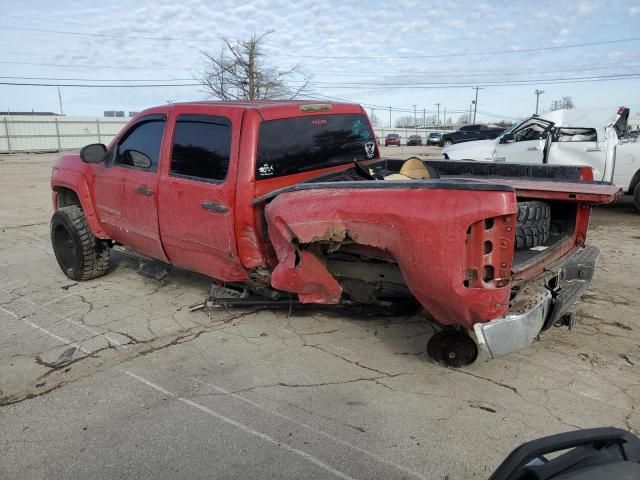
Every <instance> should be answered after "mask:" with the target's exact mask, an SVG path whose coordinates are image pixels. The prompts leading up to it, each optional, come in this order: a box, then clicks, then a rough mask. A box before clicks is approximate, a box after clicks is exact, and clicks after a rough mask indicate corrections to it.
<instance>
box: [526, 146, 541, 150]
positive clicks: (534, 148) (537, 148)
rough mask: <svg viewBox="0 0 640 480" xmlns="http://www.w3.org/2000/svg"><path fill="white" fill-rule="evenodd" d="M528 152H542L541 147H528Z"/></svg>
mask: <svg viewBox="0 0 640 480" xmlns="http://www.w3.org/2000/svg"><path fill="white" fill-rule="evenodd" d="M527 150H540V147H527Z"/></svg>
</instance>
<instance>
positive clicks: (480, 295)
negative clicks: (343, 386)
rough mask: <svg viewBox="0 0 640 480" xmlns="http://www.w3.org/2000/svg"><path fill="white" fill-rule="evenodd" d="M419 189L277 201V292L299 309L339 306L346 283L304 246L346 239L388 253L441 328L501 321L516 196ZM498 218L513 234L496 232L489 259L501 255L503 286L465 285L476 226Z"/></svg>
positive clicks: (313, 194) (273, 227) (290, 196)
mask: <svg viewBox="0 0 640 480" xmlns="http://www.w3.org/2000/svg"><path fill="white" fill-rule="evenodd" d="M412 183H413V182H412ZM428 183H429V181H426V182H425V185H427V184H428ZM413 186H414V188H407V187H404V188H402V187H398V188H386V187H385V188H380V189H374V188H365V189H358V188H356V187H353V188H334V187H331V188H323V189H309V190H298V191H291V192H284V193H281V194H279V195H278V196H277V197H275V198H274V199H273V200H272V201H271V203H270V204H269V205H267V207H266V209H265V216H266V219H267V224H268V229H269V236H270V239H271V242H272V245H273V247H274V250H275V252H276V255H277V259H278V263H277V265H276V266H275V268H274V269H273V272H272V276H271V283H272V286H273V287H274V288H277V289H280V290H285V291H289V292H294V293H298V296H299V298H300V301H302V302H303V303H304V302H310V303H337V302H338V301H339V299H340V295H341V292H342V289H341V287H340V284H339V283H338V281H337V280H336V279H335V278H334V277H333V276H332V275H331V273H329V271H328V270H327V268H326V265H325V261H324V259H323V258H321V257H319V256H317V255H316V254H315V253H313V252H312V251H310V250H307V249H305V246H306V244H313V243H315V242H321V241H331V242H333V243H334V244H336V243H337V244H339V243H340V242H342V241H345V240H349V241H350V242H354V243H357V244H360V245H368V246H371V247H375V248H378V249H381V250H383V251H386V252H388V253H389V254H390V256H391V257H393V258H394V259H395V260H396V261H397V263H398V266H399V267H400V270H401V272H402V275H403V277H404V279H405V281H406V284H407V286H408V288H409V290H410V291H411V293H412V294H413V295H414V296H415V298H416V299H417V300H418V301H419V302H420V303H421V304H422V305H423V306H424V307H425V309H426V310H427V311H428V312H429V313H430V314H431V315H432V316H433V317H434V319H435V320H437V321H438V322H439V323H441V324H445V325H458V326H464V327H467V328H469V327H471V326H472V325H473V324H474V323H477V322H486V321H489V320H491V319H492V318H495V317H497V316H500V315H502V314H504V313H505V312H506V311H507V309H508V306H509V295H510V284H509V282H508V280H506V281H505V277H506V279H508V277H509V272H510V270H511V259H512V257H513V248H514V247H513V237H514V231H515V228H513V226H514V225H515V223H514V222H515V219H514V214H515V212H516V211H517V203H516V197H515V192H514V191H513V190H508V189H506V190H505V189H504V188H503V189H497V190H488V189H484V190H475V189H472V188H470V189H464V187H461V189H460V190H456V189H451V188H446V189H445V188H443V189H438V188H435V187H431V188H424V189H421V188H415V183H413ZM498 217H499V218H501V219H502V220H505V219H506V220H505V221H508V222H512V223H510V224H509V225H511V226H510V227H508V226H507V224H506V223H503V222H496V223H495V229H496V230H495V231H494V233H495V235H496V238H499V241H498V242H497V243H496V248H495V250H496V252H494V253H493V254H494V255H495V254H497V253H500V255H501V258H502V259H503V260H501V262H503V263H502V264H501V265H500V266H501V267H502V268H501V269H500V272H497V271H496V274H497V275H496V279H497V280H500V281H498V282H487V283H485V282H483V281H482V279H480V280H479V281H472V282H471V283H469V282H465V275H466V272H467V271H468V270H469V268H470V266H474V265H475V263H472V264H469V255H468V252H473V251H475V250H474V249H473V248H471V249H470V248H469V245H468V242H470V240H469V238H470V237H471V236H472V235H471V234H470V233H469V232H471V228H470V227H471V226H472V225H477V224H478V222H481V224H482V222H483V221H484V220H485V219H488V218H498ZM509 228H510V229H509ZM498 230H499V231H498ZM498 251H499V252H498ZM478 255H479V257H478V258H477V259H476V260H475V261H476V262H482V261H483V259H484V261H487V260H486V259H487V258H489V257H490V256H491V255H492V254H491V253H489V254H486V256H484V257H483V255H484V254H483V253H482V252H480V253H479V254H478ZM478 255H476V256H478ZM507 257H508V259H509V260H508V261H507V260H506V258H507ZM474 258H475V257H474Z"/></svg>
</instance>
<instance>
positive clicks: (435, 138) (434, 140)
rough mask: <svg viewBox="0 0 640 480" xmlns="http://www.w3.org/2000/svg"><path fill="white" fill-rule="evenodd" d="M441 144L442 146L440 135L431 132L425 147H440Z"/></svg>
mask: <svg viewBox="0 0 640 480" xmlns="http://www.w3.org/2000/svg"><path fill="white" fill-rule="evenodd" d="M441 144H442V134H441V133H440V132H431V133H430V134H429V136H428V137H427V146H430V145H441Z"/></svg>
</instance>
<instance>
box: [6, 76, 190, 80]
mask: <svg viewBox="0 0 640 480" xmlns="http://www.w3.org/2000/svg"><path fill="white" fill-rule="evenodd" d="M0 78H4V79H8V80H51V81H56V82H58V81H60V82H64V81H74V82H190V81H192V80H193V77H192V78H161V79H153V78H127V79H125V78H115V79H109V78H75V77H74V78H53V77H17V76H1V75H0Z"/></svg>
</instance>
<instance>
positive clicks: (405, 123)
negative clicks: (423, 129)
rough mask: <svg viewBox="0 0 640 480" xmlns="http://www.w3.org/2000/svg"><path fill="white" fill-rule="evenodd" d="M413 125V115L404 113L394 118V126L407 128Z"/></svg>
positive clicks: (414, 123)
mask: <svg viewBox="0 0 640 480" xmlns="http://www.w3.org/2000/svg"><path fill="white" fill-rule="evenodd" d="M415 126H416V120H415V118H413V115H405V116H404V117H400V118H397V119H396V127H398V128H409V127H415Z"/></svg>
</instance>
